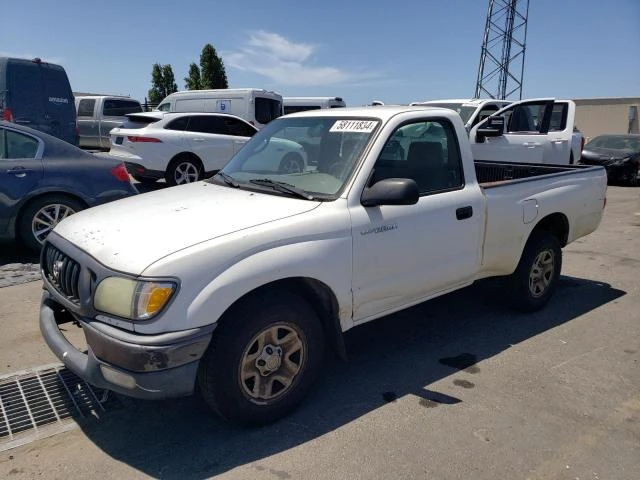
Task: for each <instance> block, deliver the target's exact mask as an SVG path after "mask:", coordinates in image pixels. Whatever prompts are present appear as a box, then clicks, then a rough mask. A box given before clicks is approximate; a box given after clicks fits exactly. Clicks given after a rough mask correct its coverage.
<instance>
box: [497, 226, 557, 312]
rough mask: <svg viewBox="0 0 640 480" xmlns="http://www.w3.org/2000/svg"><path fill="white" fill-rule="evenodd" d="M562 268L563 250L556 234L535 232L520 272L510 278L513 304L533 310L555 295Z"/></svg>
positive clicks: (522, 308) (522, 260)
mask: <svg viewBox="0 0 640 480" xmlns="http://www.w3.org/2000/svg"><path fill="white" fill-rule="evenodd" d="M561 269H562V249H561V248H560V242H559V241H558V239H557V238H556V236H555V235H553V234H551V233H549V232H544V231H541V232H535V233H533V234H532V235H531V237H530V238H529V240H528V241H527V244H526V245H525V248H524V252H523V253H522V257H521V258H520V262H519V263H518V267H517V268H516V271H515V272H514V273H513V274H512V275H511V276H510V277H509V278H508V281H509V282H510V284H511V301H512V305H513V306H514V307H515V308H517V309H519V310H523V311H527V312H533V311H535V310H538V309H540V308H542V307H543V306H544V305H545V304H546V303H547V302H548V301H549V299H550V298H551V296H552V295H553V292H554V291H555V288H556V283H557V280H558V278H559V277H560V270H561Z"/></svg>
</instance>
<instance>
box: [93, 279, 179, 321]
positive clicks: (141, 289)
mask: <svg viewBox="0 0 640 480" xmlns="http://www.w3.org/2000/svg"><path fill="white" fill-rule="evenodd" d="M175 290H176V284H175V283H173V282H160V281H158V282H154V281H148V280H131V279H129V278H122V277H107V278H105V279H104V280H102V281H101V282H100V283H99V284H98V288H97V289H96V293H95V295H94V297H93V307H94V308H95V309H96V310H99V311H101V312H104V313H109V314H111V315H117V316H119V317H124V318H129V319H131V320H148V319H150V318H152V317H153V316H154V315H156V314H157V313H158V312H159V311H160V310H162V308H163V307H164V306H165V305H166V304H167V302H168V301H169V299H170V298H171V296H172V295H173V293H174V292H175Z"/></svg>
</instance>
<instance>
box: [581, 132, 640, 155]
mask: <svg viewBox="0 0 640 480" xmlns="http://www.w3.org/2000/svg"><path fill="white" fill-rule="evenodd" d="M589 147H598V148H612V149H616V150H633V151H636V152H640V137H629V136H624V135H601V136H599V137H595V138H593V139H592V140H590V141H589V143H587V144H586V145H585V148H589Z"/></svg>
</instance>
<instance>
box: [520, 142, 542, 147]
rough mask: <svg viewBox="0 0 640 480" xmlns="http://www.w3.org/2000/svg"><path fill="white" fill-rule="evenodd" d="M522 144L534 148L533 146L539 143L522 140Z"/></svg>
mask: <svg viewBox="0 0 640 480" xmlns="http://www.w3.org/2000/svg"><path fill="white" fill-rule="evenodd" d="M522 145H523V146H525V147H529V148H534V147H538V146H540V143H539V142H524V143H523V144H522Z"/></svg>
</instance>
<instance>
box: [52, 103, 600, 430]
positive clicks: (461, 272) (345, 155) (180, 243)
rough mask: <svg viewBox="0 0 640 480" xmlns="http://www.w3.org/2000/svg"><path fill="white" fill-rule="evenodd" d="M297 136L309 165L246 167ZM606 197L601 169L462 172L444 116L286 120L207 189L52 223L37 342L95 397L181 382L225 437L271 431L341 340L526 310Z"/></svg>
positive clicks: (175, 386) (456, 136) (406, 111)
mask: <svg viewBox="0 0 640 480" xmlns="http://www.w3.org/2000/svg"><path fill="white" fill-rule="evenodd" d="M480 133H482V134H486V135H497V134H496V132H495V131H493V130H491V129H487V131H481V132H480ZM304 135H307V136H308V137H309V139H310V140H311V139H312V138H313V139H314V140H318V139H319V141H318V142H316V143H318V144H319V148H320V150H319V157H318V158H319V161H318V163H317V165H313V166H310V167H309V168H308V169H307V170H306V171H304V172H302V173H289V174H285V173H280V172H278V171H273V170H272V167H271V166H270V164H269V163H268V162H261V160H260V159H261V152H262V151H263V150H264V149H265V148H266V147H267V145H268V144H269V143H270V142H271V141H273V140H274V139H276V138H283V139H289V138H291V137H296V138H301V136H302V137H304ZM487 138H489V137H487ZM491 138H495V137H491ZM311 143H313V142H311ZM605 194H606V173H605V171H604V169H603V168H602V167H583V166H541V165H530V164H519V163H509V164H503V163H498V162H474V160H473V158H472V154H471V147H470V145H469V140H468V136H467V133H466V131H465V129H464V125H463V123H462V121H461V119H460V116H459V115H458V114H456V113H455V112H453V111H451V110H447V109H440V108H424V107H406V106H404V107H398V106H395V107H375V108H372V107H363V108H357V109H351V108H347V109H332V110H329V109H327V110H323V111H317V110H316V111H309V112H302V113H297V114H293V115H288V116H285V117H282V118H279V119H276V120H274V121H272V122H271V123H269V124H268V125H267V126H265V127H264V128H263V129H262V130H261V131H260V132H259V133H257V134H256V135H255V136H254V137H253V138H252V139H251V140H250V141H249V142H248V143H247V144H246V146H245V147H244V148H242V149H241V150H240V151H239V152H238V153H237V154H236V155H235V156H234V157H233V158H232V159H231V161H230V162H229V163H228V164H227V165H226V166H225V167H224V168H223V170H221V171H220V172H219V173H218V174H217V175H216V176H215V177H213V178H212V179H210V180H207V181H203V182H197V183H192V184H188V185H184V186H179V187H172V188H168V189H165V190H161V191H155V192H151V193H147V194H143V195H138V196H136V197H132V198H129V199H125V200H121V201H118V202H114V203H111V204H108V205H105V206H100V207H96V208H93V209H90V210H88V211H85V212H80V213H78V214H75V215H73V216H71V217H69V218H68V219H66V220H64V221H63V222H61V223H60V224H59V225H58V226H57V227H56V229H55V230H54V231H53V233H51V234H50V235H49V237H48V238H47V241H46V243H45V245H44V247H43V251H42V256H41V268H42V276H43V279H44V285H45V288H46V291H45V292H44V294H43V297H42V303H41V310H40V328H41V331H42V333H43V336H44V338H45V340H46V342H47V344H48V345H49V347H50V348H51V349H52V350H53V352H54V353H55V354H56V355H57V356H58V358H60V359H61V360H62V361H63V362H64V363H65V365H67V367H68V368H70V369H71V370H72V371H74V372H75V373H76V374H78V375H79V376H80V377H82V378H83V379H85V380H86V381H88V382H90V383H92V384H94V385H97V386H99V387H102V388H107V389H111V390H114V391H116V392H120V393H123V394H126V395H130V396H133V397H139V398H149V399H151V398H165V397H172V396H180V395H188V394H191V393H192V392H193V391H194V388H195V385H196V382H197V383H198V385H199V388H200V391H201V392H202V394H203V396H204V398H205V400H206V401H207V402H208V403H209V404H210V405H211V407H212V408H213V409H214V410H215V411H217V412H218V413H219V414H221V415H222V416H223V417H224V418H226V419H229V420H231V421H234V422H241V423H246V424H261V423H265V422H270V421H273V420H275V419H277V418H279V417H281V416H282V415H284V414H286V413H287V412H288V411H289V410H291V409H292V408H293V407H294V406H295V405H296V404H298V402H300V401H301V400H302V398H303V397H304V396H305V395H306V394H307V392H308V391H309V389H310V388H311V387H312V385H313V383H314V380H315V378H316V376H317V375H318V374H319V372H320V370H321V367H322V365H323V354H324V352H325V348H326V347H329V346H331V347H333V348H335V349H336V350H337V352H339V353H340V354H342V355H344V344H343V332H345V331H346V330H349V329H350V328H352V327H354V326H356V325H360V324H363V323H365V322H369V321H371V320H374V319H376V318H378V317H382V316H384V315H388V314H390V313H392V312H395V311H398V310H400V309H404V308H407V307H409V306H412V305H415V304H417V303H419V302H423V301H425V300H428V299H430V298H433V297H437V296H439V295H443V294H445V293H447V292H451V291H453V290H456V289H459V288H462V287H464V286H466V285H469V284H471V283H473V282H474V281H475V280H478V279H481V278H484V277H491V276H504V277H507V281H506V282H505V288H506V289H507V290H508V294H506V295H505V297H506V298H509V299H511V300H512V301H513V303H514V305H515V306H517V307H519V308H521V309H524V310H529V311H532V310H536V309H538V308H541V307H542V306H543V305H544V304H545V303H546V302H547V301H548V300H549V298H550V296H551V295H552V293H553V291H554V288H555V286H556V281H557V279H558V277H559V275H560V269H561V264H562V251H561V248H562V247H564V246H565V245H566V244H568V243H569V242H572V241H574V240H576V239H577V238H579V237H582V236H583V235H587V234H589V233H590V232H592V231H594V230H595V229H596V228H597V226H598V224H599V222H600V220H601V217H602V214H603V208H604V204H605ZM65 322H75V323H76V324H78V325H79V326H81V327H82V329H83V331H84V334H85V337H86V341H87V345H88V351H87V352H86V353H83V352H82V351H80V350H81V348H80V349H77V348H76V347H74V346H73V345H72V344H71V343H70V342H69V341H68V340H67V339H66V338H65V336H64V334H63V333H62V331H61V329H60V328H59V325H60V324H62V323H65Z"/></svg>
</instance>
